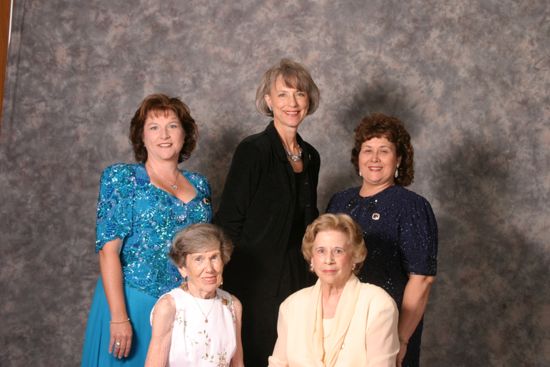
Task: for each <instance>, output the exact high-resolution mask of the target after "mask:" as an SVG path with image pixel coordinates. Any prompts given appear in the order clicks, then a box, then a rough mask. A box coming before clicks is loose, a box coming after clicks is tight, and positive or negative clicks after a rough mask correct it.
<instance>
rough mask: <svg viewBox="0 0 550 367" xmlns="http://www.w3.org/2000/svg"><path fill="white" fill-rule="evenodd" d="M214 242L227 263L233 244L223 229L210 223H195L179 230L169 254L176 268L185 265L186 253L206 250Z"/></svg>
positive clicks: (213, 244) (212, 245)
mask: <svg viewBox="0 0 550 367" xmlns="http://www.w3.org/2000/svg"><path fill="white" fill-rule="evenodd" d="M216 244H218V246H219V250H220V252H221V256H222V261H223V263H224V264H227V263H228V262H229V260H230V259H231V253H232V252H233V244H232V243H231V240H230V239H229V237H227V236H226V235H225V233H224V232H223V230H222V229H221V228H220V227H218V226H216V225H214V224H211V223H196V224H192V225H190V226H189V227H186V228H185V229H183V230H181V231H180V232H179V233H178V234H177V235H176V237H175V238H174V240H173V241H172V247H170V253H169V256H170V258H171V259H172V261H173V262H174V264H176V266H177V267H178V268H181V267H182V266H185V259H186V257H187V255H190V254H194V253H197V252H202V251H208V250H209V249H211V248H212V247H215V246H216Z"/></svg>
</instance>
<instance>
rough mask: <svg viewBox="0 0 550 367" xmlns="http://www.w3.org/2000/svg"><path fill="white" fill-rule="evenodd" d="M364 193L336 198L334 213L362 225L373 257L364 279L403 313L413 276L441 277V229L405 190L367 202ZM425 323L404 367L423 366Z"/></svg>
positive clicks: (420, 202) (411, 343)
mask: <svg viewBox="0 0 550 367" xmlns="http://www.w3.org/2000/svg"><path fill="white" fill-rule="evenodd" d="M359 190H360V188H359V187H354V188H350V189H347V190H344V191H342V192H339V193H337V194H335V195H334V196H333V197H332V198H331V200H330V202H329V204H328V207H327V212H329V213H345V214H349V215H350V216H351V217H352V218H353V219H355V220H356V221H357V223H359V225H360V226H361V228H362V230H363V236H364V238H365V243H366V245H367V249H368V254H367V259H366V261H365V264H364V266H363V269H361V273H360V275H359V278H360V279H361V281H363V282H367V283H371V284H375V285H377V286H380V287H382V288H384V289H385V290H386V291H387V292H388V293H389V294H390V295H391V296H392V297H393V299H394V300H395V302H396V303H397V305H398V307H399V308H401V303H402V301H403V292H404V290H405V286H406V285H407V281H408V275H409V274H418V275H435V274H436V271H437V223H436V220H435V216H434V213H433V211H432V208H431V206H430V203H429V202H428V201H427V200H426V199H424V198H423V197H422V196H420V195H418V194H415V193H414V192H412V191H409V190H407V189H405V188H403V187H402V186H398V185H395V186H391V187H389V188H387V189H385V190H383V191H381V192H379V193H378V194H376V195H373V196H369V197H361V196H360V195H359ZM421 335H422V322H420V324H419V325H418V327H417V329H416V331H415V332H414V334H413V336H412V337H411V339H410V340H409V345H408V348H407V356H406V360H405V363H404V364H403V366H417V365H418V363H419V361H418V360H419V355H420V339H421Z"/></svg>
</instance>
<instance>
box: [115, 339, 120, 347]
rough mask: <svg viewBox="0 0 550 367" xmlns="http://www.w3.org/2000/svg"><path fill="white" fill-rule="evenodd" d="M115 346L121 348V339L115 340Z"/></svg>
mask: <svg viewBox="0 0 550 367" xmlns="http://www.w3.org/2000/svg"><path fill="white" fill-rule="evenodd" d="M115 347H117V348H120V340H117V341H116V342H115Z"/></svg>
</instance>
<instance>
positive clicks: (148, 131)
mask: <svg viewBox="0 0 550 367" xmlns="http://www.w3.org/2000/svg"><path fill="white" fill-rule="evenodd" d="M196 138H197V128H196V125H195V121H194V120H193V118H192V117H191V115H190V112H189V109H188V107H187V106H186V105H185V104H184V103H183V102H181V101H180V100H179V99H177V98H170V97H168V96H165V95H162V94H154V95H150V96H148V97H147V98H145V100H144V101H143V102H142V103H141V105H140V107H139V108H138V110H137V111H136V113H135V115H134V117H133V118H132V121H131V127H130V139H131V141H132V145H133V148H134V154H135V157H136V160H137V161H138V162H140V163H136V164H115V165H112V166H110V167H108V168H107V169H105V171H104V172H103V174H102V176H101V183H100V189H99V200H98V206H97V225H96V252H98V254H99V265H100V271H101V277H100V278H99V280H98V282H97V287H96V290H95V293H94V297H93V301H92V306H91V309H90V315H89V318H88V325H87V329H86V336H85V340H84V348H83V353H82V366H83V367H84V366H85V367H88V366H102V367H105V366H118V365H122V364H123V365H124V366H140V367H141V366H143V365H144V363H145V357H146V354H147V348H148V345H149V340H150V338H151V326H150V324H149V315H150V312H151V309H152V308H153V306H154V304H155V302H156V301H157V299H158V298H159V296H161V295H162V294H164V293H166V292H168V291H170V290H171V289H173V288H175V287H177V286H178V285H179V284H180V283H181V282H182V278H181V275H180V274H179V272H178V270H177V269H176V267H175V266H174V265H173V264H172V263H171V262H170V260H169V259H168V251H169V249H170V244H171V241H172V237H173V236H174V235H175V234H176V233H177V232H178V231H180V230H181V229H183V228H185V227H187V226H189V225H190V224H193V223H199V222H210V221H211V219H212V206H211V203H210V196H211V193H210V186H209V184H208V181H207V180H206V178H205V177H204V176H202V175H200V174H198V173H194V172H189V171H186V170H180V169H179V168H178V163H181V162H182V161H184V160H185V159H187V158H189V155H190V154H191V152H192V151H193V149H194V148H195V145H196Z"/></svg>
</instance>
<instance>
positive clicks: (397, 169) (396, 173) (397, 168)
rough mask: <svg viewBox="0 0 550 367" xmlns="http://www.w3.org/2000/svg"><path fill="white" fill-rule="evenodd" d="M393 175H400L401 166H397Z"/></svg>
mask: <svg viewBox="0 0 550 367" xmlns="http://www.w3.org/2000/svg"><path fill="white" fill-rule="evenodd" d="M393 177H395V178H397V177H399V166H397V167H396V168H395V174H394V175H393Z"/></svg>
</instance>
